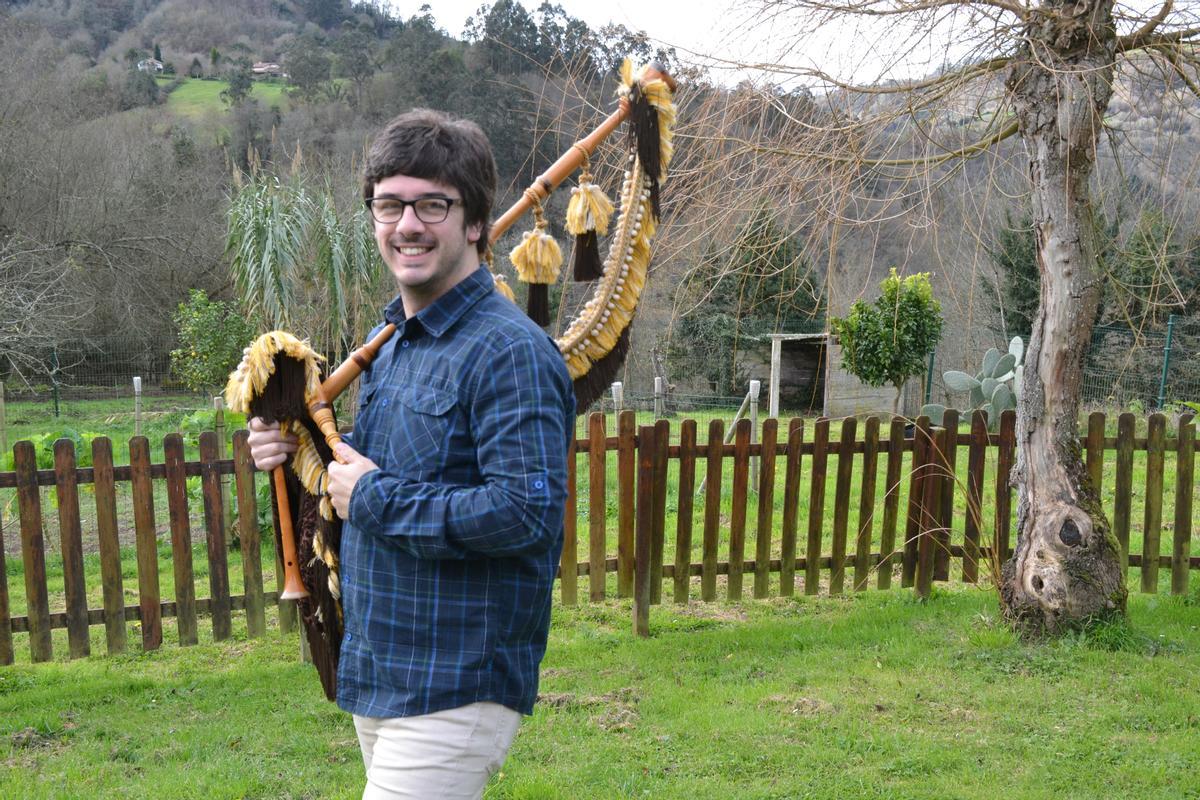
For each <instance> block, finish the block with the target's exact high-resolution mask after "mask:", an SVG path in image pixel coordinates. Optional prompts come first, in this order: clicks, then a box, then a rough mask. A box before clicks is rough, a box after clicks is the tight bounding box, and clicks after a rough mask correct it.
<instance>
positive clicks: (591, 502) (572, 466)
mask: <svg viewBox="0 0 1200 800" xmlns="http://www.w3.org/2000/svg"><path fill="white" fill-rule="evenodd" d="M587 422H588V428H587V435H586V436H585V437H583V438H579V439H577V440H576V441H574V442H573V443H572V448H571V449H572V457H571V458H569V459H568V469H569V473H570V474H569V476H568V477H569V479H568V484H569V486H570V487H571V491H570V493H569V496H568V500H567V503H568V505H567V513H566V526H565V527H566V530H565V541H564V548H563V554H562V562H561V568H560V573H559V574H560V576H566V577H565V578H564V579H563V580H561V581H560V592H561V601H562V602H564V603H567V604H574V603H577V602H579V599H580V598H579V584H580V581H581V579H584V578H586V583H587V599H589V600H591V601H601V600H604V599H605V598H606V597H608V596H609V595H610V593H615V595H616V596H618V597H632V598H633V599H634V628H635V630H636V631H637V632H639V633H645V632H647V630H648V608H649V606H650V605H651V604H654V603H658V602H661V600H662V591H663V586H664V582H665V581H669V584H670V586H671V590H672V598H673V600H674V601H675V602H676V603H684V602H688V601H689V600H694V599H699V600H703V601H713V600H717V599H718V595H719V594H723V595H724V597H725V598H726V599H728V600H731V601H737V600H740V599H741V598H742V597H743V594H744V587H745V584H746V582H747V580H749V582H750V585H751V589H750V591H751V593H752V595H753V596H754V597H756V598H761V597H768V596H770V595H772V594H778V595H781V596H789V595H792V594H794V593H795V592H796V591H797V589H798V588H800V587H802V589H803V591H804V593H806V594H816V593H818V592H820V591H822V590H824V591H827V592H828V593H830V594H839V593H842V592H844V591H846V590H847V589H850V590H853V591H861V590H864V589H866V588H868V587H869V586H874V587H877V588H879V589H888V588H889V587H891V586H892V583H893V579H894V573H898V577H899V582H900V585H901V586H902V587H913V588H914V590H915V591H916V593H917V594H918V595H919V596H927V595H928V594H929V593H930V591H931V588H932V584H933V582H934V581H945V580H950V579H951V574H952V572H953V571H954V570H952V565H953V563H954V562H955V560H957V561H958V562H959V569H958V570H957V573H958V575H959V579H960V580H962V581H965V582H968V583H973V582H977V581H979V580H980V579H981V572H980V565H994V564H996V563H998V562H999V560H1000V559H1003V558H1007V557H1008V555H1010V554H1011V547H1010V535H1011V530H1012V525H1013V505H1012V496H1013V493H1012V491H1011V489H1010V488H1009V486H1008V480H1007V476H1008V474H1009V471H1010V469H1011V467H1012V465H1013V459H1014V456H1015V450H1014V443H1015V417H1014V416H1013V414H1012V413H1011V412H1008V413H1006V414H1005V415H1004V416H1003V418H1002V419H1001V422H1000V425H999V430H998V432H996V433H989V431H988V430H987V427H986V423H985V420H984V418H983V416H982V415H981V414H975V415H974V416H973V417H972V420H971V429H970V432H969V433H960V432H958V428H959V424H958V412H956V411H948V412H947V413H946V418H945V419H944V420H943V425H942V426H937V427H935V426H931V425H930V421H929V420H928V419H927V418H921V419H919V420H917V422H916V423H915V425H906V421H905V420H902V419H899V418H897V419H893V420H892V421H891V422H890V424H889V426H888V428H887V430H886V435H884V432H883V430H882V423H881V422H880V420H879V419H878V418H877V417H870V418H868V419H866V420H865V421H863V422H862V423H861V426H862V435H861V436H860V435H859V427H860V421H859V420H857V419H854V418H847V419H844V420H841V421H840V422H838V423H837V425H838V426H839V428H838V432H839V434H840V435H839V436H838V437H837V439H836V440H834V439H832V437H831V427H833V425H834V424H835V423H834V422H832V421H830V420H828V419H819V420H817V421H816V422H815V424H813V425H812V426H811V427H812V432H811V438H807V437H806V428H805V423H804V421H803V420H800V419H793V420H790V421H787V423H786V429H785V431H784V432H782V434H781V430H780V424H779V422H778V421H777V420H774V419H768V420H766V421H765V422H764V423H763V425H762V427H761V432H758V431H754V430H752V427H751V425H750V422H749V421H748V420H741V421H739V422H738V423H737V424H736V425H735V427H734V432H733V436H732V441H731V442H730V443H728V444H726V443H725V428H724V423H723V421H721V420H713V421H712V422H711V423H710V424H709V428H708V438H707V440H706V442H705V443H700V442H698V439H697V425H696V422H695V421H694V420H684V421H682V422H681V423H680V425H679V428H678V431H677V442H678V443H677V444H673V443H672V441H673V437H674V436H675V433H674V432H673V431H672V428H671V423H670V422H669V421H668V420H658V421H657V422H656V423H655V424H654V425H648V426H642V427H640V428H639V427H638V426H637V422H636V417H635V415H634V413H633V412H632V411H626V412H622V413H621V414H620V415H619V417H618V420H617V425H616V435H615V436H609V435H608V430H607V421H606V419H605V418H604V417H603V415H600V414H594V415H592V416H591V417H590V418H589V419H588V421H587ZM1104 425H1105V419H1104V416H1103V415H1102V414H1093V415H1092V416H1091V418H1090V419H1089V424H1088V431H1087V435H1086V436H1085V437H1084V438H1082V439H1081V441H1080V444H1081V447H1082V448H1083V451H1084V453H1085V456H1086V465H1087V469H1088V471H1089V473H1090V475H1091V477H1092V479H1093V480H1094V481H1096V482H1097V483H1098V484H1099V482H1100V481H1101V480H1102V478H1103V470H1104V463H1105V453H1106V452H1115V456H1116V457H1115V465H1114V469H1115V475H1114V493H1113V497H1114V502H1113V504H1112V507H1111V508H1107V509H1106V511H1107V513H1108V514H1109V519H1110V521H1111V522H1112V525H1113V530H1114V533H1115V534H1116V537H1117V539H1118V540H1119V541H1120V542H1121V545H1122V550H1123V558H1125V559H1126V561H1127V563H1128V565H1130V566H1133V567H1138V568H1140V570H1141V590H1142V591H1144V592H1153V591H1157V589H1158V582H1159V570H1160V567H1165V568H1168V569H1170V572H1171V591H1172V593H1185V592H1186V591H1187V590H1188V577H1189V571H1190V570H1193V569H1200V558H1194V557H1191V555H1190V546H1191V531H1192V527H1193V520H1192V511H1193V503H1192V497H1193V489H1194V486H1193V483H1194V474H1195V473H1194V454H1195V447H1194V440H1195V426H1194V423H1193V422H1192V420H1191V418H1184V419H1181V420H1180V422H1179V426H1178V430H1177V431H1176V435H1175V436H1174V437H1173V438H1170V437H1167V436H1166V419H1165V417H1163V416H1162V415H1161V414H1155V415H1152V416H1151V417H1150V418H1149V420H1148V434H1147V436H1146V437H1145V438H1137V437H1135V436H1134V430H1135V419H1134V417H1133V415H1132V414H1122V415H1121V416H1120V418H1119V420H1118V426H1117V436H1115V437H1107V438H1106V437H1105V435H1104V433H1105V427H1104ZM758 433H761V438H759V437H758V436H756V434H758ZM217 444H218V443H217V438H216V435H215V434H214V433H211V432H209V433H205V434H204V435H202V436H201V438H200V459H199V461H196V462H187V461H185V459H184V448H183V441H182V438H181V437H180V436H179V435H177V434H173V435H171V436H168V437H166V439H165V440H164V443H163V452H164V462H163V463H162V464H151V463H150V448H149V442H148V441H147V440H146V438H145V437H135V438H133V439H132V440H130V442H129V451H130V463H129V465H128V466H114V465H113V456H112V452H113V451H112V444H111V442H110V441H109V440H108V439H105V438H98V439H96V440H94V441H93V443H92V464H93V465H92V466H91V467H87V468H78V467H77V465H76V456H75V452H74V446H73V444H72V443H71V442H70V441H69V440H60V441H59V442H58V443H57V444H56V445H55V465H54V468H53V469H46V470H39V469H38V468H37V464H36V454H35V452H34V449H33V447H32V445H31V444H30V443H28V442H19V443H17V445H16V446H15V448H14V455H15V471H13V472H8V473H0V489H5V488H7V489H14V488H15V489H16V493H17V505H18V512H19V517H20V535H21V558H22V562H23V575H24V583H25V597H26V601H27V613H26V614H24V615H21V616H10V613H9V609H10V603H9V594H8V585H7V570H6V568H5V564H4V548H3V542H2V541H0V664H11V663H13V660H14V643H13V634H14V633H28V636H29V647H30V652H31V657H32V660H33V661H46V660H49V659H51V658H52V657H53V648H52V637H51V631H52V630H53V629H59V628H65V629H66V633H67V645H68V650H69V654H70V657H71V658H78V657H81V656H87V655H89V654H90V641H89V639H90V637H89V629H90V627H91V626H92V625H101V624H102V625H104V628H105V638H106V644H107V650H108V652H110V653H115V652H120V651H122V650H124V649H125V646H126V627H127V624H128V623H129V622H131V621H135V620H136V621H138V622H139V623H140V630H141V640H142V647H143V648H144V649H147V650H149V649H154V648H157V647H159V646H160V645H161V643H162V641H163V620H164V618H174V619H175V624H176V628H177V635H178V639H179V643H180V644H181V645H189V644H195V643H196V642H197V640H198V622H197V620H198V617H200V616H202V615H203V616H208V617H210V618H211V626H212V636H213V639H214V640H221V639H225V638H227V637H228V636H230V634H231V626H232V613H233V612H234V611H239V612H244V613H245V617H246V629H247V632H248V634H249V635H250V636H252V637H253V636H259V635H261V634H262V633H263V631H265V629H266V614H265V611H266V606H267V604H268V603H277V602H278V603H279V619H280V625H281V627H282V628H283V629H284V630H292V629H294V627H295V624H296V616H295V614H296V612H295V607H294V604H292V603H289V602H280V601H278V583H277V584H276V588H275V590H274V591H266V590H265V589H264V573H263V565H262V563H261V542H260V540H259V532H258V527H257V509H256V497H255V481H254V467H253V465H252V464H251V462H250V457H249V450H248V447H247V445H246V432H245V431H239V432H238V433H236V434H235V435H234V457H233V459H229V460H223V459H220V458H219V457H218V450H217ZM964 448H965V453H961V455H962V457H964V458H965V459H966V460H965V467H966V468H965V470H959V469H958V467H959V458H960V451H962V450H964ZM1135 451H1144V452H1145V482H1144V486H1142V487H1140V488H1141V489H1142V490H1143V491H1142V494H1143V496H1144V500H1143V512H1144V517H1143V525H1142V541H1141V552H1140V553H1133V554H1130V552H1129V549H1130V548H1129V543H1130V530H1131V516H1132V509H1133V502H1132V500H1133V496H1134V490H1135V487H1134V485H1133V484H1134V480H1133V476H1134V453H1135ZM1170 452H1173V453H1174V454H1175V487H1174V489H1175V491H1174V495H1173V497H1174V509H1173V511H1174V515H1173V525H1172V527H1171V531H1172V545H1171V552H1170V554H1161V553H1160V551H1161V549H1162V542H1161V538H1162V532H1163V529H1164V525H1163V497H1164V491H1163V488H1164V487H1163V483H1164V474H1165V469H1164V466H1165V458H1166V454H1167V453H1170ZM610 453H612V454H614V456H613V458H615V464H612V465H611V466H614V467H615V474H616V486H615V487H613V489H612V490H611V492H610V487H609V486H608V485H607V483H608V473H609V467H610V456H609V454H610ZM672 462H674V464H673V463H672ZM580 463H582V465H583V468H582V472H581V473H580V474H577V465H579V464H580ZM727 464H728V465H729V473H730V476H731V484H730V485H729V486H728V487H727V486H726V484H725V468H726V465H727ZM989 464H991V468H990V470H989V468H988V465H989ZM701 465H702V466H703V472H704V476H703V481H702V485H699V484H698V481H697V477H698V472H699V470H698V467H699V466H701ZM672 466H673V467H674V469H671V467H672ZM672 472H673V473H674V480H672V476H671V473H672ZM960 472H961V473H964V474H965V476H966V477H965V480H963V479H961V478H960V477H958V475H959V473H960ZM881 473H882V476H881ZM989 473H990V474H989ZM227 474H232V475H233V476H234V482H235V484H236V491H237V502H238V509H239V513H238V517H237V522H238V533H239V538H240V547H241V554H242V573H243V574H242V578H243V586H244V590H243V593H242V594H240V595H233V594H231V592H230V583H229V570H228V561H227V551H226V542H225V535H224V529H225V525H224V515H225V514H226V513H228V512H227V509H225V508H224V507H223V503H222V501H221V488H220V477H221V476H222V475H227ZM197 476H198V477H199V478H200V481H201V487H202V499H203V518H204V524H203V527H204V537H205V543H206V551H207V557H208V564H207V569H208V579H209V591H210V596H209V597H207V598H197V597H196V596H195V591H194V569H193V566H194V565H193V563H192V532H191V529H190V521H189V507H188V498H187V492H186V481H187V479H188V478H189V477H197ZM752 476H753V477H752ZM856 476H857V481H856V480H855V477H856ZM803 477H807V480H806V481H805V480H802V478H803ZM881 477H882V480H883V484H882V486H880V485H879V483H878V481H879V480H880V478H881ZM585 478H586V480H585ZM155 480H162V481H165V489H166V492H165V494H166V498H167V511H168V518H169V528H170V542H171V554H172V568H173V573H174V574H173V578H174V585H175V587H176V589H175V593H174V594H175V596H174V598H173V599H170V600H164V599H163V598H162V597H161V592H160V590H159V574H158V542H157V534H156V529H155V526H156V514H155V508H154V496H155V493H154V485H153V481H155ZM117 482H128V483H129V484H130V486H131V492H132V496H133V516H134V519H133V527H134V531H135V550H136V555H137V584H138V586H137V595H138V603H137V605H128V606H127V605H125V589H124V586H123V579H122V570H121V553H120V546H119V541H118V535H117V533H118V521H117V510H116V509H117V504H116V499H115V498H116V490H115V487H116V484H117ZM577 482H578V483H579V484H581V488H580V489H579V490H578V491H576V484H577ZM805 483H807V493H806V494H807V499H808V504H807V510H808V514H807V519H801V502H800V501H801V498H802V494H803V493H802V489H803V488H804V484H805ZM830 483H832V484H833V486H832V491H833V503H832V505H833V512H832V526H830V527H829V528H828V529H827V526H826V521H827V519H828V514H827V513H826V499H827V498H826V495H827V494H828V492H829V488H830V487H829V484H830ZM84 484H92V485H93V487H94V492H93V493H94V496H95V504H96V511H97V514H96V534H97V546H98V550H99V556H100V573H101V583H102V587H101V588H102V595H103V607H102V608H99V609H93V608H89V607H88V601H87V591H86V589H87V587H86V585H85V579H84V563H83V545H82V542H83V538H82V525H81V522H80V519H81V517H80V499H79V487H80V486H81V485H84ZM856 484H857V487H858V496H857V497H853V496H852V495H853V494H854V492H853V488H854V487H855V485H856ZM42 486H46V487H50V486H52V487H54V491H55V493H56V494H55V497H56V500H57V515H58V529H59V536H60V541H61V550H60V552H61V557H62V574H63V584H64V596H65V606H66V607H65V609H64V610H55V611H51V609H50V605H49V601H48V589H47V569H46V546H45V540H44V526H43V511H42V502H41V492H40V489H39V487H42ZM672 486H673V487H674V490H675V497H676V502H675V504H674V505H675V508H674V511H675V526H674V531H673V534H674V555H673V563H671V564H664V553H665V551H666V549H667V545H668V532H667V530H666V527H667V526H666V520H667V505H668V504H667V500H668V496H669V495H670V493H671V487H672ZM726 488H729V489H730V491H729V492H728V494H729V499H728V503H726V502H725V501H724V499H723V494H724V490H725V489H726ZM610 493H612V494H615V499H616V509H617V511H616V520H615V532H616V543H615V544H616V547H615V548H610V546H609V544H610V542H609V535H608V528H609V522H610V520H609V514H608V513H607V510H606V509H607V502H608V498H609V495H610ZM701 494H702V495H703V503H702V514H701V515H697V513H696V508H697V498H698V496H700V495H701ZM880 495H881V496H882V507H881V508H880V507H879V505H880V502H879V497H880ZM581 499H586V511H587V514H586V517H585V519H586V526H587V530H586V534H587V536H586V541H587V546H586V557H584V558H582V559H581V553H580V544H581V541H580V540H581V537H580V533H581V531H580V529H579V523H580V519H581V515H580V511H581V510H585V509H581V508H580V500H581ZM777 500H779V501H780V502H777ZM985 508H990V513H989V514H987V515H986V518H985V514H984V513H983V509H985ZM751 513H753V517H751ZM852 518H853V523H852V522H851V520H852ZM827 530H828V535H827ZM693 541H696V542H697V543H698V544H699V547H698V548H696V549H698V550H699V553H700V555H699V557H698V558H694V557H693V554H694V552H695V550H694V548H693ZM748 547H752V548H753V553H752V554H748V553H747V549H748ZM614 550H615V552H614ZM748 555H751V556H752V557H748ZM722 557H723V558H722ZM993 568H994V567H993ZM280 573H281V571H280V570H279V569H278V566H277V565H276V568H275V569H274V574H275V576H276V581H278V577H279V575H280ZM611 573H616V579H615V586H613V587H610V586H609V585H608V576H609V575H610V574H611ZM722 587H723V592H719V589H722Z"/></svg>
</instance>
